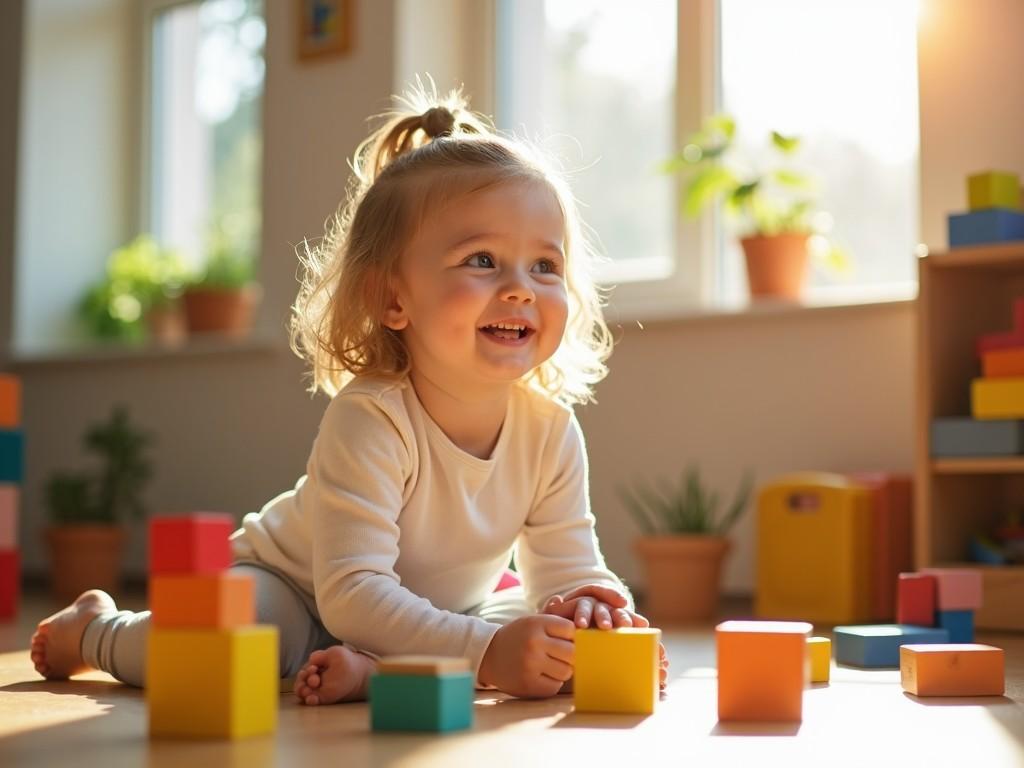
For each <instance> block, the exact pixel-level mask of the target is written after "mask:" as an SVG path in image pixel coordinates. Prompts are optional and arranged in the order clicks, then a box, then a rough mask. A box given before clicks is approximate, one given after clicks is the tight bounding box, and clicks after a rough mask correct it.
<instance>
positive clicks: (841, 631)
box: [832, 624, 949, 669]
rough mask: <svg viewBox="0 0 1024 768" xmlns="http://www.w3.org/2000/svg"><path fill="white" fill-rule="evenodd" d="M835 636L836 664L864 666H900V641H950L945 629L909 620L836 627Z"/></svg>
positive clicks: (901, 643)
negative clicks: (916, 624)
mask: <svg viewBox="0 0 1024 768" xmlns="http://www.w3.org/2000/svg"><path fill="white" fill-rule="evenodd" d="M832 637H833V638H834V640H835V649H836V650H835V655H836V663H837V664H846V665H848V666H853V667H865V668H886V667H891V668H893V669H895V668H897V667H899V665H900V646H901V645H907V644H908V643H917V644H924V643H948V642H949V633H948V632H947V631H946V630H944V629H940V628H937V627H914V626H910V625H907V624H874V625H866V626H855V627H836V628H835V629H834V630H833V631H832Z"/></svg>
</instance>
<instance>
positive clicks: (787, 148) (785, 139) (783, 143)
mask: <svg viewBox="0 0 1024 768" xmlns="http://www.w3.org/2000/svg"><path fill="white" fill-rule="evenodd" d="M772 144H774V145H775V147H776V148H777V149H778V150H779V151H780V152H782V153H783V154H787V155H791V154H793V153H794V152H796V151H797V150H798V149H799V148H800V139H798V138H797V137H796V136H783V135H782V134H781V133H779V132H778V131H772Z"/></svg>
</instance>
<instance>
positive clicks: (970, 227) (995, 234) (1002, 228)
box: [949, 208, 1024, 248]
mask: <svg viewBox="0 0 1024 768" xmlns="http://www.w3.org/2000/svg"><path fill="white" fill-rule="evenodd" d="M1008 240H1024V212H1022V211H1014V210H1011V209H1010V208H984V209H982V210H980V211H971V212H970V213H955V214H951V215H950V217H949V247H950V248H955V247H957V246H964V245H979V244H981V243H1003V242H1006V241H1008Z"/></svg>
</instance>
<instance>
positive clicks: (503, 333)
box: [480, 323, 534, 341]
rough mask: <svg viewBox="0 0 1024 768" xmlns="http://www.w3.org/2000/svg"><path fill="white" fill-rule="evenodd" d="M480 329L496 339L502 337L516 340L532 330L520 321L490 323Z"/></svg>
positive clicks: (507, 339)
mask: <svg viewBox="0 0 1024 768" xmlns="http://www.w3.org/2000/svg"><path fill="white" fill-rule="evenodd" d="M480 330H481V331H483V332H484V333H486V334H488V335H489V336H493V337H495V338H496V339H502V340H504V341H518V340H519V339H525V338H526V337H527V336H529V335H530V334H531V333H533V332H534V330H533V329H532V328H528V327H526V326H525V325H522V324H521V323H493V324H491V325H485V326H484V327H483V328H481V329H480Z"/></svg>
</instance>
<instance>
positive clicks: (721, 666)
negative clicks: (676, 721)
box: [715, 621, 811, 722]
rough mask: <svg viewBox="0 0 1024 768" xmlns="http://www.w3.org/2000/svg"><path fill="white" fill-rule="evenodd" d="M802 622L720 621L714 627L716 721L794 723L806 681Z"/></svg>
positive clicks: (807, 671)
mask: <svg viewBox="0 0 1024 768" xmlns="http://www.w3.org/2000/svg"><path fill="white" fill-rule="evenodd" d="M810 634H811V625H810V624H808V623H806V622H803V621H726V622H723V623H721V624H719V625H718V626H717V627H715V644H716V646H717V649H718V719H719V720H747V721H750V720H767V721H790V722H792V721H799V720H801V719H802V717H803V700H804V688H805V686H806V685H807V682H808V680H809V677H810V666H809V664H808V656H807V638H808V637H809V636H810Z"/></svg>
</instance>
